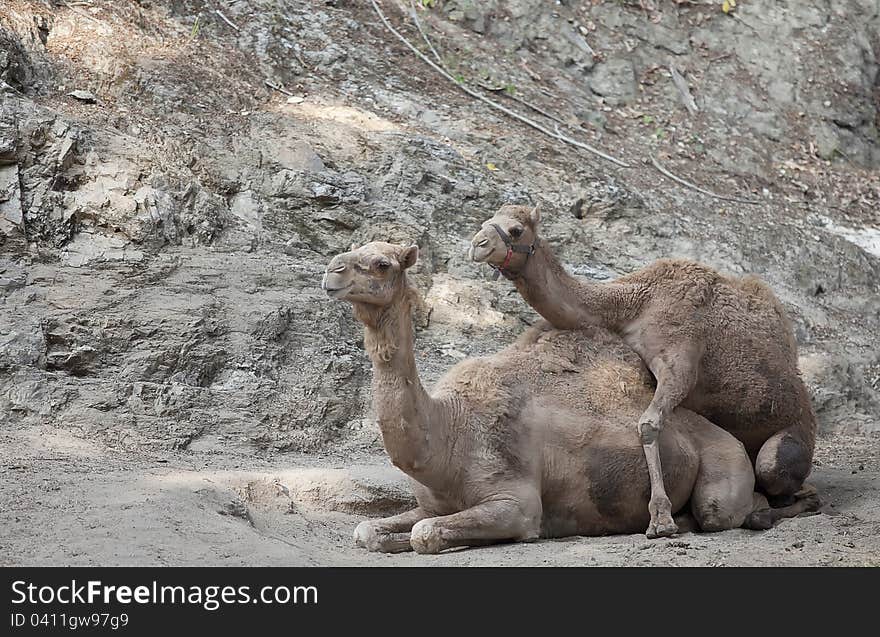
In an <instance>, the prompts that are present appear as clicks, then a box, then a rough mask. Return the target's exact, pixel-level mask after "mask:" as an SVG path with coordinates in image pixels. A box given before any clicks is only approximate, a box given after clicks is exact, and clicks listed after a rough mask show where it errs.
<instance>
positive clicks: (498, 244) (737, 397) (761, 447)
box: [471, 206, 816, 536]
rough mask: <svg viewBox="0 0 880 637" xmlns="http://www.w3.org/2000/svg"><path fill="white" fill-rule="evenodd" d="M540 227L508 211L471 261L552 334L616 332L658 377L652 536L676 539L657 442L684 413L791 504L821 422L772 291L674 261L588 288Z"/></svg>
mask: <svg viewBox="0 0 880 637" xmlns="http://www.w3.org/2000/svg"><path fill="white" fill-rule="evenodd" d="M539 224H540V215H539V214H538V210H537V207H535V208H534V209H531V208H529V207H527V206H503V207H502V208H501V209H500V210H499V211H498V212H497V213H496V214H495V215H494V216H493V217H492V218H491V219H489V220H488V221H486V222H485V223H484V224H483V227H482V229H481V230H480V231H479V232H477V234H476V235H475V236H474V238H473V240H472V242H471V256H472V258H473V260H474V261H478V262H485V263H488V264H490V265H492V266H493V267H494V268H495V269H496V270H498V271H499V272H500V273H501V274H503V275H504V276H505V277H506V278H508V279H510V280H511V281H512V282H513V284H514V285H515V286H516V289H517V290H519V292H520V294H521V295H522V297H523V298H524V299H525V300H526V302H527V303H528V304H529V305H531V306H532V307H533V308H534V309H535V310H536V311H537V312H538V313H539V314H540V315H541V316H543V317H544V318H545V319H547V320H548V321H550V323H551V324H552V325H553V326H554V327H556V328H559V329H582V328H583V327H585V326H587V325H595V326H600V327H603V328H605V329H607V330H610V331H611V332H614V333H616V334H618V335H619V336H620V337H621V338H623V341H624V342H625V343H626V344H627V345H629V346H630V347H631V348H632V349H633V350H635V351H636V352H637V353H638V354H639V356H641V358H642V360H643V361H644V362H645V364H646V365H647V366H648V368H649V369H650V370H651V372H652V373H653V375H654V377H655V378H656V382H657V389H656V391H655V392H654V397H653V400H651V403H650V404H649V405H648V407H647V409H645V411H644V413H642V415H641V417H640V418H638V421H637V422H638V431H639V435H640V438H641V441H642V445H643V447H644V452H645V456H646V458H647V461H648V468H649V471H650V476H651V505H650V508H651V513H652V515H651V527H650V529H649V536H652V535H655V534H656V535H671V534H673V533H675V531H676V526H675V522H674V521H673V519H672V511H673V507H672V506H671V505H670V498H669V497H668V495H667V493H666V490H665V488H664V477H663V473H662V470H661V463H660V456H661V455H662V454H661V449H660V448H658V446H657V437H658V435H659V434H660V432H661V431H662V430H663V428H664V427H665V426H666V425H667V424H668V422H669V418H670V416H671V415H672V413H673V410H674V409H675V407H676V406H678V405H682V406H684V407H687V408H688V409H690V410H693V411H695V412H696V413H698V414H700V415H702V416H705V417H706V418H707V419H709V420H710V421H712V422H713V423H715V424H717V425H718V426H720V427H722V428H723V429H726V430H727V431H729V432H731V433H732V434H733V435H734V436H735V437H736V438H738V439H739V440H740V441H741V442H742V443H743V444H744V445H745V448H746V450H747V452H748V453H749V456H750V458H751V459H752V461H753V462H754V464H755V473H756V477H757V483H758V487H759V489H760V490H761V491H763V492H764V493H766V494H767V495H768V496H773V497H772V498H771V501H773V502H774V503H781V502H784V503H790V502H791V501H792V500H793V498H794V494H795V493H797V492H798V491H799V490H800V489H801V487H802V486H803V482H804V480H805V479H806V477H807V475H808V474H809V473H810V468H811V465H812V458H813V446H814V441H815V433H816V418H815V416H814V414H813V410H812V407H811V404H810V398H809V395H808V393H807V389H806V387H805V386H804V383H803V381H802V380H801V378H800V374H799V372H798V367H797V344H796V342H795V338H794V333H793V331H792V328H791V324H790V322H789V320H788V318H787V317H786V315H785V312H784V310H783V308H782V305H781V304H780V303H779V301H778V300H777V299H776V297H775V296H774V295H773V293H772V292H771V291H770V290H769V288H767V286H766V285H765V284H764V283H762V282H761V281H760V280H758V279H757V278H754V277H746V278H743V279H734V278H728V277H725V276H722V275H721V274H719V273H718V272H716V271H715V270H713V269H711V268H709V267H707V266H704V265H701V264H699V263H694V262H692V261H685V260H669V259H664V260H661V261H657V262H655V263H653V264H652V265H649V266H647V267H646V268H643V269H641V270H638V271H636V272H634V273H632V274H629V275H626V276H623V277H620V278H619V279H616V280H614V281H612V282H610V283H591V282H589V281H586V280H583V279H578V278H575V277H573V276H571V275H569V274H568V273H567V272H566V271H565V269H564V268H563V267H562V265H561V264H560V263H559V261H558V260H557V258H556V257H555V256H554V254H553V253H552V252H551V250H550V249H549V248H548V247H547V245H546V244H545V243H544V242H542V241H541V240H540V239H539V237H538V228H539ZM661 446H662V445H661ZM663 454H665V451H663Z"/></svg>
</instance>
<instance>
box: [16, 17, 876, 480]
mask: <svg viewBox="0 0 880 637" xmlns="http://www.w3.org/2000/svg"><path fill="white" fill-rule="evenodd" d="M380 4H381V6H382V8H383V9H384V11H385V13H386V14H387V16H388V19H389V20H390V21H391V23H392V24H393V25H395V27H396V28H398V29H399V30H400V31H401V32H402V33H403V34H404V35H405V36H406V37H408V38H409V39H410V40H411V41H412V42H413V43H415V44H416V45H417V46H419V47H421V49H422V50H423V51H425V53H426V54H428V55H431V54H430V53H429V52H428V49H427V47H426V46H425V44H424V41H423V39H422V36H421V35H420V33H419V32H418V31H417V30H416V29H415V27H414V22H413V19H412V17H411V15H409V11H410V3H409V2H408V1H392V0H384V2H382V3H380ZM415 4H417V5H419V6H418V12H417V13H418V16H419V18H420V20H421V23H422V25H423V27H424V30H425V33H426V34H427V35H428V37H429V38H430V39H431V42H432V43H433V45H434V46H435V48H436V49H437V51H438V53H439V55H440V57H441V58H442V62H443V65H444V66H445V67H446V68H448V69H449V72H450V73H451V74H452V75H453V77H454V78H456V80H458V81H461V82H464V83H466V84H467V85H468V86H471V87H474V88H477V89H478V90H483V92H484V94H486V95H488V96H490V97H491V99H493V100H495V101H497V102H498V103H499V104H502V105H504V106H505V107H507V108H510V109H513V110H515V111H517V112H519V113H521V114H522V115H524V116H526V117H528V118H531V119H534V120H535V121H536V122H538V123H540V124H541V125H542V126H543V127H545V128H546V129H548V130H551V131H552V130H553V129H554V127H556V126H558V127H559V130H560V131H562V132H563V133H564V134H565V135H567V136H569V137H572V138H575V139H578V140H581V141H583V142H586V143H588V144H591V145H593V146H596V147H598V148H600V149H602V150H603V151H604V152H606V153H609V154H611V155H613V156H614V157H617V158H619V159H620V160H621V161H623V162H625V163H626V164H628V165H629V166H630V167H629V168H622V167H620V166H617V165H615V164H613V163H610V162H608V161H605V160H602V159H600V158H598V157H597V156H595V155H593V154H590V153H588V152H586V151H584V150H581V149H578V148H575V147H573V146H571V145H566V144H564V143H562V142H561V141H559V140H558V139H557V140H554V139H551V138H550V137H548V136H547V135H543V134H541V133H540V132H538V131H536V130H534V129H532V128H529V127H527V126H526V125H524V124H522V123H520V122H518V121H515V120H513V119H511V118H509V117H507V116H505V115H504V114H502V113H500V112H498V111H494V110H492V109H490V108H489V107H487V106H486V105H485V104H482V103H480V102H478V101H476V100H474V99H472V98H471V97H469V96H467V95H466V94H465V93H464V92H462V91H460V90H459V89H458V88H457V87H456V86H455V85H454V83H452V82H449V81H447V80H446V79H444V78H443V77H442V76H441V75H439V74H438V73H436V72H435V71H434V70H432V69H431V68H430V67H429V66H428V65H427V64H426V63H424V62H423V61H422V60H420V59H418V58H417V57H415V56H414V55H413V54H412V53H411V52H410V51H409V50H408V49H407V48H406V47H405V46H404V45H403V44H402V43H401V42H400V41H399V40H397V39H396V38H395V37H394V36H393V35H391V34H390V33H389V31H388V30H387V29H386V28H385V27H384V26H383V24H382V22H381V21H380V20H379V18H378V16H377V15H376V13H375V12H374V10H373V7H372V4H371V2H369V1H368V0H336V1H319V0H311V1H294V0H252V1H245V0H238V1H235V0H233V1H227V0H224V1H222V2H209V1H202V0H169V1H165V2H163V1H158V0H152V1H150V0H137V1H133V2H122V1H118V0H117V1H113V0H91V1H89V2H79V3H64V2H54V1H51V0H47V1H37V0H6V1H5V2H4V3H3V6H2V7H0V81H2V84H0V100H2V102H0V291H2V293H0V298H2V305H0V312H2V320H0V417H2V419H3V423H4V424H3V436H4V438H5V439H6V440H7V441H12V440H19V439H20V438H21V436H22V435H29V432H30V433H33V432H39V433H40V435H42V434H46V433H47V432H56V431H63V432H65V433H68V434H71V435H73V436H74V437H75V438H77V439H80V440H85V441H89V444H97V445H99V446H100V447H101V448H102V449H104V450H105V451H106V452H107V453H111V452H112V453H123V454H126V453H127V454H135V455H133V456H131V457H132V458H135V457H137V458H145V457H146V458H149V457H154V454H160V455H161V454H167V453H173V454H183V456H181V457H198V458H219V459H218V460H217V461H218V462H226V461H227V460H224V459H229V458H237V459H238V460H235V462H239V461H240V460H241V459H242V458H245V459H247V458H253V457H254V456H259V457H261V458H263V459H264V460H265V461H269V462H285V458H286V457H287V455H286V454H288V453H290V452H304V453H309V454H312V457H314V458H318V459H320V458H321V457H328V456H329V457H345V458H348V457H352V456H360V455H364V456H369V457H381V445H380V441H379V438H378V431H377V429H376V428H375V425H374V423H373V422H372V420H371V418H370V414H369V409H368V405H369V363H368V361H367V360H366V357H365V356H364V354H363V352H362V349H361V344H360V339H361V334H360V329H359V327H358V326H357V325H356V324H355V322H354V321H353V319H352V318H351V317H350V315H349V312H348V308H347V307H346V306H344V305H343V304H338V303H333V302H330V301H329V300H327V299H326V297H325V296H324V295H323V294H322V293H321V291H320V290H319V288H318V284H319V281H320V275H321V273H322V270H323V267H324V265H325V264H326V262H327V261H328V260H329V258H330V257H331V256H332V255H333V254H334V253H336V252H339V251H342V250H346V249H348V246H349V245H350V244H351V243H361V242H364V241H367V240H372V239H385V240H392V241H404V240H406V241H413V242H416V243H418V244H419V245H420V247H421V255H422V260H421V263H420V265H419V266H418V268H417V271H416V274H415V280H416V282H417V284H418V286H419V288H420V290H421V291H422V293H423V296H424V299H425V312H424V314H423V316H422V317H421V318H420V325H419V332H418V348H419V362H420V365H421V369H422V371H423V375H424V377H425V379H426V380H427V381H430V380H433V379H435V378H436V377H437V376H438V375H439V374H440V373H442V371H443V370H445V369H446V368H448V367H449V366H450V365H452V364H453V363H455V362H456V361H457V360H459V359H461V358H462V357H465V356H468V355H476V354H480V353H483V352H487V351H492V350H494V349H496V348H498V347H499V346H501V345H502V344H504V343H506V342H509V340H510V339H511V338H512V337H513V336H514V335H515V334H517V333H518V332H519V331H520V330H521V329H522V327H523V326H524V325H525V324H527V323H530V322H531V321H532V320H534V318H535V315H534V314H533V313H532V312H531V311H530V310H529V309H528V308H526V307H525V306H524V304H523V303H522V302H521V300H520V299H519V298H518V296H516V295H515V294H513V293H512V290H511V287H510V286H509V284H507V283H506V282H505V281H503V280H501V281H500V282H492V281H490V280H487V278H486V277H485V273H484V272H483V271H481V270H480V269H478V268H477V267H476V266H475V265H474V264H472V263H470V262H469V261H468V260H467V256H466V247H467V243H468V239H469V237H470V236H471V235H472V233H473V232H474V230H475V229H476V228H477V227H478V225H479V223H480V222H481V221H482V220H483V219H484V218H485V217H486V216H487V215H488V214H489V213H490V212H491V211H493V210H494V209H495V208H497V206H499V205H500V204H502V203H506V202H526V201H528V202H536V203H540V205H541V206H542V208H543V211H544V217H545V219H546V222H545V224H546V229H545V234H546V235H547V237H548V239H549V240H550V241H552V242H553V243H554V244H555V245H556V246H557V247H558V249H559V251H560V252H561V254H562V256H563V258H564V260H565V261H566V263H567V264H569V266H570V267H571V269H572V270H573V271H574V272H576V273H579V274H582V275H585V276H592V277H597V278H609V277H614V276H616V275H618V274H620V273H624V272H628V271H630V270H632V269H634V268H637V267H639V266H641V265H643V264H646V263H648V262H650V261H652V260H653V259H656V258H659V257H662V256H681V257H689V258H694V259H699V260H701V261H704V262H707V263H709V264H711V265H713V266H716V267H718V268H720V269H721V270H723V271H726V272H729V273H733V274H740V273H744V272H753V273H756V274H759V275H760V276H762V277H764V278H765V279H766V280H767V281H768V282H769V283H770V284H771V285H772V286H773V288H774V289H775V290H776V291H777V293H778V295H779V296H780V298H781V299H782V300H783V301H784V302H785V304H786V306H787V308H788V309H789V310H790V312H791V314H792V316H793V318H794V319H795V322H796V325H797V334H798V339H799V341H800V343H801V347H802V353H803V357H802V369H803V371H804V374H805V378H806V379H807V380H808V382H809V384H810V387H811V389H812V391H813V394H814V399H815V404H816V407H817V410H818V413H819V417H820V422H821V427H822V433H823V443H822V445H823V446H822V447H821V448H820V451H819V453H818V455H817V461H818V463H819V464H820V465H821V464H822V463H826V464H830V465H835V466H837V465H840V466H842V467H845V468H847V469H848V468H849V466H850V465H852V464H853V463H855V464H859V463H863V462H866V461H868V462H876V447H877V445H878V435H880V417H878V414H880V394H878V389H880V352H878V347H877V337H876V334H877V333H878V331H880V212H878V211H880V178H878V173H877V168H878V166H880V137H878V125H880V115H878V113H880V79H878V78H880V74H878V69H880V61H878V60H880V36H878V33H880V3H878V2H876V0H845V1H842V2H830V1H821V0H807V1H795V0H786V1H781V2H777V3H773V6H772V7H768V6H766V4H765V3H758V2H748V1H742V2H739V3H738V7H737V8H736V10H735V11H734V12H733V13H732V14H725V13H724V12H723V11H722V10H721V7H720V4H721V3H720V2H714V1H702V2H700V1H691V2H688V1H679V2H664V3H661V2H656V1H643V2H628V1H624V2H612V1H610V0H606V1H604V2H603V1H601V0H593V1H592V2H589V1H581V2H572V1H567V2H558V3H547V2H541V1H540V0H510V1H508V2H499V1H496V0H489V1H486V2H472V1H469V0H446V1H442V0H438V1H437V2H417V3H415ZM221 14H222V15H221ZM480 86H483V87H489V88H490V89H493V90H491V91H488V90H484V89H479V87H480ZM685 87H686V88H685ZM71 93H73V95H71ZM688 96H689V97H688ZM529 105H531V106H529ZM536 109H539V110H540V111H543V114H542V113H541V112H539V110H536ZM547 114H550V115H552V116H553V119H550V118H548V117H547V116H546V115H547ZM652 159H654V160H656V161H657V162H659V164H660V165H662V166H663V167H664V168H665V169H666V170H668V171H671V172H672V173H673V174H675V175H677V176H679V177H680V178H683V179H685V180H687V181H689V182H691V183H692V184H694V185H698V186H699V187H701V188H702V189H704V190H709V191H712V192H715V193H719V194H722V195H725V196H728V197H735V198H740V199H748V200H749V201H750V203H736V202H732V201H727V200H723V199H718V198H713V197H709V196H707V195H705V194H702V193H700V192H697V191H695V190H693V189H691V188H687V187H684V186H682V185H680V184H679V183H676V182H675V181H673V180H671V179H670V178H669V177H668V176H667V175H664V174H662V173H661V172H660V171H658V170H657V169H656V168H655V167H654V165H653V164H652ZM9 445H10V446H9V449H19V447H18V445H17V444H12V443H11V442H10V443H9ZM870 449H874V451H870ZM10 453H13V452H12V451H10ZM15 453H18V451H16V452H14V453H13V456H14V454H15ZM187 454H189V455H187ZM297 457H298V456H297ZM290 458H291V462H292V461H293V460H292V458H294V456H290ZM229 462H232V460H229ZM28 466H31V467H32V470H33V472H38V471H39V466H38V464H34V465H28ZM874 469H876V464H875V465H874Z"/></svg>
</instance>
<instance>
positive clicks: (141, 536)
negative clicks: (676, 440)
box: [0, 429, 880, 566]
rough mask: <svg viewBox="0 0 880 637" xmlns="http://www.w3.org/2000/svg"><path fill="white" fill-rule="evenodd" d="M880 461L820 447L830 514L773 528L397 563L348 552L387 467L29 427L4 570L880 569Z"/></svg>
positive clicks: (393, 489)
mask: <svg viewBox="0 0 880 637" xmlns="http://www.w3.org/2000/svg"><path fill="white" fill-rule="evenodd" d="M877 460H878V453H877V445H876V440H870V439H867V438H857V437H852V436H846V435H836V436H834V437H825V438H823V439H822V440H820V446H819V449H818V452H817V461H816V464H817V466H816V467H815V469H814V472H813V477H812V482H813V483H814V484H815V485H816V486H817V487H818V488H819V490H820V493H821V494H822V496H823V500H824V501H825V505H824V507H823V511H822V513H820V514H818V515H812V516H805V517H801V518H796V519H793V520H785V521H782V522H781V523H780V524H778V525H777V526H776V527H775V528H773V529H771V530H769V531H765V532H756V531H747V530H742V529H737V530H733V531H727V532H723V533H716V534H694V533H688V534H683V535H681V536H679V537H675V538H671V539H662V540H652V541H649V540H647V539H646V538H645V537H644V536H641V535H626V536H610V537H602V538H581V537H578V538H567V539H562V540H550V541H539V542H535V543H532V544H511V545H501V546H496V547H488V548H479V549H464V550H457V551H452V552H448V553H446V554H443V555H438V556H420V555H416V554H412V553H409V554H398V555H391V556H389V555H380V554H372V553H368V552H366V551H364V550H361V549H358V548H356V547H355V546H354V545H353V542H352V541H351V532H352V530H353V528H354V526H355V525H356V524H357V523H358V521H359V520H361V519H364V517H365V515H363V514H362V515H357V514H356V513H355V512H356V511H360V512H361V513H365V514H372V515H376V514H377V512H381V513H382V514H388V513H390V512H392V511H394V510H400V509H401V508H405V507H406V506H407V498H408V495H407V489H406V486H405V481H404V478H403V476H402V474H400V473H399V472H398V471H397V470H396V469H395V468H393V467H392V466H391V465H390V464H389V463H388V461H387V459H385V458H384V457H377V456H364V457H362V458H359V459H358V460H357V461H356V462H352V461H351V460H348V461H346V460H342V459H339V458H332V457H324V458H316V457H314V456H290V457H288V458H280V459H279V458H277V457H276V458H274V459H272V460H264V459H261V458H255V457H253V456H244V455H236V454H234V453H216V452H214V453H199V452H193V451H188V452H181V453H175V454H166V455H157V456H153V457H149V456H148V457H145V456H144V455H143V454H132V453H120V452H115V451H112V450H108V449H102V448H99V447H97V446H95V445H93V444H92V443H90V442H87V441H84V440H82V439H79V438H76V437H74V436H72V435H71V434H68V433H66V432H63V431H59V430H57V429H53V430H49V429H46V430H42V431H41V430H33V429H32V430H26V431H18V432H7V433H5V434H4V435H3V438H2V442H0V476H2V485H3V486H2V488H0V503H2V504H0V510H2V517H3V520H4V521H3V524H2V525H0V564H2V565H7V566H8V565H44V566H49V565H139V566H142V565H167V566H173V565H218V566H220V565H232V566H238V565H252V566H257V565H266V566H269V565H285V566H312V565H324V566H342V565H364V566H371V565H381V566H391V565H394V566H433V565H443V566H452V565H461V566H465V565H466V566H647V565H664V566H670V565H672V566H767V565H792V566H807V565H828V566H851V565H875V566H880V504H878V503H880V465H878V462H877Z"/></svg>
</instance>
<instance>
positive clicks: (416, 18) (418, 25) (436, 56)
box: [409, 0, 443, 66]
mask: <svg viewBox="0 0 880 637" xmlns="http://www.w3.org/2000/svg"><path fill="white" fill-rule="evenodd" d="M409 6H410V8H411V9H412V17H413V22H415V23H416V28H417V29H418V30H419V33H421V34H422V39H423V40H424V41H425V44H427V45H428V49H430V51H431V53H433V54H434V59H435V60H437V64H439V65H440V66H443V59H442V58H441V57H440V54H439V53H437V50H436V49H435V48H434V45H433V44H431V40H429V39H428V34H427V33H425V30H424V29H422V21H421V20H419V14H418V13H416V4H415V2H413V0H409Z"/></svg>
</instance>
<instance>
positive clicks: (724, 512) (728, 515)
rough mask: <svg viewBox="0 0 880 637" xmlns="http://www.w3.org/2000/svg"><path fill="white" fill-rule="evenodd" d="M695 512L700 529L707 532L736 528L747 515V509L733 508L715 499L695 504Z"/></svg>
mask: <svg viewBox="0 0 880 637" xmlns="http://www.w3.org/2000/svg"><path fill="white" fill-rule="evenodd" d="M693 513H694V517H695V518H696V520H697V523H698V524H699V525H700V529H701V530H702V531H705V532H706V533H715V532H717V531H726V530H728V529H735V528H737V527H738V526H741V525H742V523H743V521H744V520H745V518H746V515H747V512H746V511H742V510H732V509H731V508H728V507H726V506H724V505H723V504H722V503H721V502H719V501H718V500H715V499H711V500H708V501H706V502H701V503H700V504H699V505H695V506H694V511H693Z"/></svg>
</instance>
